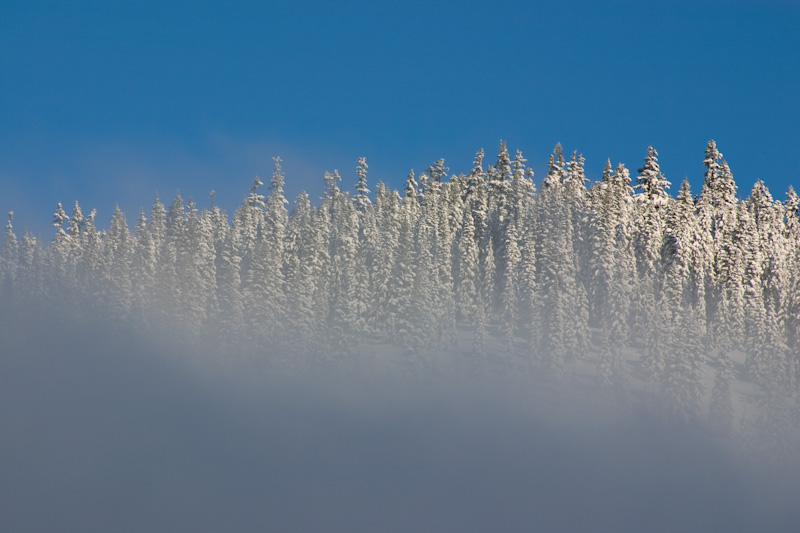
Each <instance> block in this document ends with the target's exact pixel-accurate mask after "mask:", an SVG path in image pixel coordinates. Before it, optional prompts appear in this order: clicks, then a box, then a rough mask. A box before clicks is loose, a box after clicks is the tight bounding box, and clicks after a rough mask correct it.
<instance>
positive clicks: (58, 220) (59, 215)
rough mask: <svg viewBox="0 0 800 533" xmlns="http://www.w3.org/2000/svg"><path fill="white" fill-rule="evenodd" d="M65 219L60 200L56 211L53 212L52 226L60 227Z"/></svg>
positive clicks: (65, 215)
mask: <svg viewBox="0 0 800 533" xmlns="http://www.w3.org/2000/svg"><path fill="white" fill-rule="evenodd" d="M66 221H67V214H66V213H65V212H64V207H62V205H61V202H58V207H57V208H56V212H55V213H53V227H54V228H59V229H60V228H61V227H62V226H63V225H64V223H65V222H66Z"/></svg>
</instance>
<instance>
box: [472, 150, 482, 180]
mask: <svg viewBox="0 0 800 533" xmlns="http://www.w3.org/2000/svg"><path fill="white" fill-rule="evenodd" d="M472 173H473V174H474V173H481V174H482V173H483V148H481V149H480V150H478V151H477V153H476V154H475V159H473V160H472Z"/></svg>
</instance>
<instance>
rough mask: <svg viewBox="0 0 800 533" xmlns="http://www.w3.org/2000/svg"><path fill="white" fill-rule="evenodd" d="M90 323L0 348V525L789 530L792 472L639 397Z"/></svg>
mask: <svg viewBox="0 0 800 533" xmlns="http://www.w3.org/2000/svg"><path fill="white" fill-rule="evenodd" d="M93 326H95V325H94V324H88V325H86V327H85V328H82V329H77V330H76V329H73V328H69V329H67V328H62V327H60V326H59V324H58V322H57V321H50V322H43V323H41V324H38V325H36V326H33V327H30V328H28V330H17V331H16V332H15V334H14V335H13V336H12V337H4V339H3V343H2V353H3V357H2V363H1V364H2V370H1V371H0V380H2V383H1V384H0V395H1V396H0V405H1V406H2V407H0V426H1V427H0V429H1V430H2V434H3V435H4V437H3V439H1V440H0V453H1V454H2V456H3V457H4V461H3V465H4V466H3V483H2V485H1V486H0V490H1V491H2V494H1V496H2V497H0V501H1V502H2V504H0V507H2V515H3V517H4V519H3V522H4V524H5V527H7V528H8V529H9V530H13V531H23V530H24V531H52V530H60V531H108V530H114V531H143V530H155V531H178V530H182V531H186V530H192V531H220V530H223V529H225V530H237V531H264V530H267V531H274V530H282V531H376V530H380V531H412V530H414V531H444V530H447V531H452V530H459V531H486V530H501V531H530V530H537V531H563V530H592V531H643V530H646V531H677V530H680V531H709V530H725V531H753V530H756V529H758V530H769V531H781V530H783V531H792V530H794V529H795V528H796V525H797V523H798V520H799V519H800V511H798V509H797V507H796V505H795V504H796V502H795V501H794V497H793V495H796V494H797V490H798V489H800V486H798V479H800V478H798V477H797V475H796V474H797V473H798V472H797V468H796V466H797V465H788V466H789V468H787V465H786V464H785V463H782V464H780V465H777V464H776V463H773V462H771V461H769V460H768V458H767V457H761V456H758V455H755V456H754V455H745V454H741V453H736V452H735V451H734V450H732V449H731V448H730V447H729V446H727V445H726V444H725V443H724V442H720V441H719V440H714V439H712V438H710V437H709V435H708V433H707V432H705V431H703V430H702V428H698V427H694V426H691V425H686V424H676V423H670V422H668V421H665V420H664V419H662V418H659V417H656V416H654V414H653V413H652V412H650V411H649V409H648V408H646V407H642V408H637V407H636V405H637V404H639V405H641V404H642V403H643V402H641V401H640V402H636V401H632V402H630V403H629V404H628V405H627V407H624V408H623V407H620V404H619V403H618V402H617V401H614V400H612V401H611V402H606V400H604V399H602V398H598V397H597V396H596V395H594V393H591V392H587V391H582V390H581V389H580V387H569V386H567V387H563V386H562V387H554V386H553V384H551V383H550V384H548V382H546V381H543V380H541V379H539V378H538V377H537V376H536V375H529V376H526V377H524V378H520V377H519V376H516V377H515V376H512V375H509V374H507V373H505V372H495V373H493V374H490V373H476V374H474V375H472V376H463V377H461V378H459V379H454V378H453V377H452V376H449V377H448V376H447V375H443V376H436V377H432V376H430V375H421V374H417V375H409V374H408V373H407V372H405V371H403V370H402V369H401V368H393V369H390V370H385V371H383V372H382V375H380V376H377V377H376V376H375V374H373V376H372V377H370V376H368V375H365V374H366V373H365V372H364V368H363V366H362V365H363V362H361V363H354V366H352V367H349V368H347V367H346V368H340V369H339V372H338V373H331V372H330V371H329V369H325V368H320V369H306V370H298V369H297V368H287V367H286V366H284V365H276V364H272V363H270V361H271V360H275V359H276V358H274V357H272V358H271V357H270V354H263V356H264V357H263V358H262V359H254V358H253V357H252V354H231V353H215V352H206V353H204V352H203V351H202V348H200V349H198V347H196V346H195V347H193V348H192V349H191V350H180V349H176V347H174V346H169V344H170V343H169V342H167V341H164V342H160V341H156V342H151V341H148V340H145V339H143V338H141V337H140V336H138V335H136V334H133V333H132V332H129V331H125V330H124V329H123V330H119V329H117V330H114V329H113V328H111V329H103V328H96V327H93ZM327 355H330V354H327ZM362 355H363V357H364V358H369V357H370V356H371V355H374V354H369V353H364V354H362ZM640 400H641V399H640ZM779 466H780V468H779Z"/></svg>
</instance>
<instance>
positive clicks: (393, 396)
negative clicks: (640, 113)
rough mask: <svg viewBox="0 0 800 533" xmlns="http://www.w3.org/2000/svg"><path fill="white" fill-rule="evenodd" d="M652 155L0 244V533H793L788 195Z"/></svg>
mask: <svg viewBox="0 0 800 533" xmlns="http://www.w3.org/2000/svg"><path fill="white" fill-rule="evenodd" d="M657 155H658V154H657V153H656V151H655V150H654V149H653V148H648V150H647V153H646V157H645V160H644V164H643V165H642V168H641V169H639V170H638V171H637V172H636V173H635V175H633V176H632V175H631V173H630V172H629V171H628V169H627V168H625V166H624V165H622V164H619V165H618V166H616V168H612V166H611V164H610V163H608V164H607V165H606V167H605V170H604V171H603V174H602V179H601V181H598V182H596V183H593V184H591V185H588V184H587V181H588V180H587V179H586V177H585V174H584V168H583V165H584V160H583V158H582V157H581V156H580V155H578V154H576V153H573V154H572V156H571V157H570V158H568V159H565V158H564V155H563V153H562V150H561V147H560V145H559V146H557V147H556V149H555V150H554V153H553V155H552V156H551V159H550V167H549V172H548V173H547V175H546V176H545V177H544V178H543V180H542V181H541V184H540V186H539V187H538V190H537V188H536V187H535V186H534V181H533V176H532V173H531V172H529V171H528V170H527V169H526V167H525V159H524V158H523V157H522V154H521V153H519V152H517V153H516V155H515V156H514V157H513V158H512V157H511V156H510V154H509V152H508V151H507V149H506V146H505V144H503V143H501V145H500V150H499V153H498V155H497V157H496V160H495V161H493V162H491V163H486V162H485V161H484V154H483V151H480V152H479V153H478V154H477V155H476V158H475V161H474V166H473V169H472V171H471V172H470V173H469V174H467V175H448V172H449V171H448V169H447V167H445V166H444V162H443V161H442V160H440V161H437V162H435V163H434V164H433V165H432V166H431V167H430V168H428V169H427V170H425V171H424V172H419V173H414V172H413V171H412V173H410V174H409V176H408V178H407V181H406V185H405V187H404V189H403V190H402V191H399V192H398V191H394V190H390V189H388V188H387V187H386V186H384V185H383V184H382V183H380V182H379V183H377V184H376V185H375V191H374V194H373V193H372V192H371V191H370V190H369V187H370V185H369V182H368V179H367V170H368V168H367V164H366V161H365V160H364V159H361V160H359V161H358V163H357V166H356V172H355V174H354V175H353V176H352V178H348V179H351V180H352V182H353V183H354V184H355V193H354V194H350V193H348V192H345V191H344V190H343V189H342V187H343V186H342V183H341V177H340V175H339V173H338V172H335V171H334V172H333V173H328V174H326V175H325V178H324V180H325V181H324V183H325V192H324V195H323V197H322V198H321V200H320V201H318V202H312V201H311V200H310V199H309V197H308V195H306V194H305V193H303V194H301V195H300V196H299V197H298V198H297V199H296V200H295V201H294V202H293V203H292V204H291V206H290V205H289V202H287V200H286V199H285V198H284V195H283V185H284V176H283V173H282V170H281V167H280V160H279V159H277V158H276V160H275V169H274V172H273V175H272V178H271V180H270V183H269V185H268V188H267V189H268V190H267V191H263V190H262V186H263V184H262V183H261V180H259V179H258V178H256V179H254V180H253V183H252V187H251V190H250V192H249V194H248V195H247V196H246V197H245V198H244V200H243V202H242V205H241V206H240V207H239V208H238V209H237V210H236V211H235V212H234V213H232V214H231V215H230V216H229V215H228V214H226V213H225V212H223V211H222V210H220V209H219V208H218V207H216V206H214V204H213V195H212V198H211V203H210V207H208V208H203V209H201V208H199V207H198V205H197V204H196V203H195V202H194V201H192V200H191V199H188V201H187V202H184V200H183V199H182V197H181V196H180V194H179V195H177V196H176V198H175V199H174V200H173V201H172V202H171V203H170V205H169V207H165V205H164V204H162V203H161V201H160V200H158V199H156V201H155V203H154V206H153V208H152V209H151V210H149V212H147V213H144V212H143V213H141V214H139V216H138V221H137V222H136V224H135V226H134V228H133V229H129V227H128V224H127V222H126V217H125V215H124V214H123V213H122V212H121V211H119V210H118V209H117V210H116V211H115V212H114V214H113V216H112V218H111V222H110V224H109V226H108V229H106V230H101V229H99V228H98V225H97V222H96V220H95V218H96V216H95V212H94V210H92V211H91V212H90V213H87V214H84V213H83V211H82V210H81V207H80V206H79V205H78V204H77V203H76V204H75V206H74V208H73V209H72V212H71V214H68V213H67V212H66V211H65V210H64V208H63V207H62V205H61V204H59V205H58V207H57V211H56V213H55V216H54V224H53V225H54V227H55V236H54V237H53V239H52V241H51V242H49V243H46V244H45V243H42V242H39V241H38V240H37V239H36V238H34V237H33V236H32V235H30V234H23V235H17V234H16V233H15V229H14V225H13V216H9V221H8V224H7V227H6V232H5V239H4V242H3V244H2V252H1V254H0V280H2V283H1V284H0V432H2V435H3V437H2V438H0V455H2V457H3V458H4V460H3V461H2V463H0V465H2V466H0V475H2V480H3V481H2V483H0V516H2V517H3V519H2V523H3V524H5V525H4V526H3V527H4V528H8V530H9V531H53V530H59V531H131V532H133V531H225V530H228V531H796V530H797V528H798V527H800V510H798V509H797V506H796V495H797V494H798V493H800V476H799V475H798V474H800V468H798V467H800V457H798V455H799V454H798V450H800V424H798V422H799V421H800V404H798V401H797V398H798V387H799V386H800V385H799V384H798V377H800V369H798V362H799V361H800V219H798V206H800V199H798V196H797V195H796V194H795V193H794V191H793V190H792V189H791V188H790V189H789V191H788V193H787V197H786V200H785V201H783V202H780V201H776V200H774V199H773V197H772V196H771V195H770V193H769V191H768V190H767V188H766V186H765V185H764V184H763V183H762V182H760V181H759V182H757V183H756V184H755V186H754V187H753V188H752V191H751V192H750V193H749V195H748V196H747V198H746V199H744V200H740V199H739V198H738V197H737V194H736V192H737V187H736V184H735V182H734V181H733V177H732V174H731V170H730V168H729V167H728V165H727V163H725V161H724V160H723V159H722V154H720V153H719V152H718V151H717V148H716V145H715V144H714V142H713V141H710V142H709V144H708V146H707V149H706V152H705V161H704V162H703V163H704V165H705V169H706V172H705V180H704V184H703V187H702V190H701V191H700V193H699V195H696V196H694V195H692V193H691V192H690V190H689V185H688V182H687V181H684V183H683V184H682V185H681V186H680V189H679V191H678V193H677V196H676V197H672V196H670V195H669V194H668V192H667V191H668V189H669V187H670V183H669V182H668V181H667V180H666V178H665V177H664V176H663V175H662V174H661V172H660V170H659V165H658V160H657Z"/></svg>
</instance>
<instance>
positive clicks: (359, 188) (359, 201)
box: [355, 157, 372, 212]
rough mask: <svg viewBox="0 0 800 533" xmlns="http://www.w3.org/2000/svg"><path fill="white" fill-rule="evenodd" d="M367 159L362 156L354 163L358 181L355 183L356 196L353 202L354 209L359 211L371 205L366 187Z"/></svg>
mask: <svg viewBox="0 0 800 533" xmlns="http://www.w3.org/2000/svg"><path fill="white" fill-rule="evenodd" d="M368 168H369V167H368V166H367V159H366V158H364V157H359V158H358V163H357V164H356V176H358V183H356V198H355V204H356V209H358V210H359V211H361V212H364V211H366V210H367V208H368V207H369V206H370V205H371V203H372V202H370V199H369V189H368V188H367V169H368Z"/></svg>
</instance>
